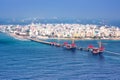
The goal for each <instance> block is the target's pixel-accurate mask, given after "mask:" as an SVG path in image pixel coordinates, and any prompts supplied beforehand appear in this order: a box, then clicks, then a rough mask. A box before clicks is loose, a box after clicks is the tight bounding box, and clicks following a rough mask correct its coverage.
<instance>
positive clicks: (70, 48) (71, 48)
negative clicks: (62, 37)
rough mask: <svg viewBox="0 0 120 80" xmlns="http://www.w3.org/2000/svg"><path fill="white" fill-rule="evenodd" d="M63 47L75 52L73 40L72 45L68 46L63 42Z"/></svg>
mask: <svg viewBox="0 0 120 80" xmlns="http://www.w3.org/2000/svg"><path fill="white" fill-rule="evenodd" d="M63 47H64V48H65V49H68V50H76V48H77V46H76V44H75V43H74V40H73V41H72V44H68V43H67V42H64V44H63Z"/></svg>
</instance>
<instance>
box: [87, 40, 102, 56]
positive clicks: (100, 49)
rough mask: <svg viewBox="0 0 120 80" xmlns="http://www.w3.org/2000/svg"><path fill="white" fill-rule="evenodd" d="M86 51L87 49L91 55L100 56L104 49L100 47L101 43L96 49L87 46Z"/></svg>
mask: <svg viewBox="0 0 120 80" xmlns="http://www.w3.org/2000/svg"><path fill="white" fill-rule="evenodd" d="M88 49H89V50H90V51H91V52H92V53H93V54H101V53H103V51H104V47H103V46H102V43H101V42H99V47H98V48H95V47H94V46H92V45H89V46H88Z"/></svg>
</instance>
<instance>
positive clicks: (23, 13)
mask: <svg viewBox="0 0 120 80" xmlns="http://www.w3.org/2000/svg"><path fill="white" fill-rule="evenodd" d="M22 17H40V18H51V17H71V18H83V19H86V18H88V19H97V18H106V19H120V0H0V18H22Z"/></svg>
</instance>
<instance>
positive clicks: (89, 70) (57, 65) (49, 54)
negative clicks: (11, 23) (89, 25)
mask: <svg viewBox="0 0 120 80" xmlns="http://www.w3.org/2000/svg"><path fill="white" fill-rule="evenodd" d="M58 42H64V41H60V40H59V41H58ZM96 43H97V41H96V40H92V41H76V44H77V45H79V46H82V47H87V45H88V44H94V45H95V46H97V44H96ZM103 43H104V45H105V48H106V50H109V51H112V52H116V53H117V54H114V53H107V52H104V53H103V54H102V55H92V54H91V53H89V52H85V51H78V50H76V51H75V52H72V51H68V50H65V49H63V48H57V47H54V46H49V45H44V44H40V43H36V42H31V41H20V40H16V39H14V38H12V37H10V36H8V35H5V34H2V33H0V80H120V47H119V46H120V41H108V40H105V41H103Z"/></svg>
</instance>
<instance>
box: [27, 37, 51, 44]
mask: <svg viewBox="0 0 120 80" xmlns="http://www.w3.org/2000/svg"><path fill="white" fill-rule="evenodd" d="M29 40H31V41H34V42H38V43H42V44H47V45H50V44H51V42H47V41H43V40H40V39H37V38H29Z"/></svg>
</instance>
